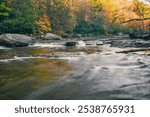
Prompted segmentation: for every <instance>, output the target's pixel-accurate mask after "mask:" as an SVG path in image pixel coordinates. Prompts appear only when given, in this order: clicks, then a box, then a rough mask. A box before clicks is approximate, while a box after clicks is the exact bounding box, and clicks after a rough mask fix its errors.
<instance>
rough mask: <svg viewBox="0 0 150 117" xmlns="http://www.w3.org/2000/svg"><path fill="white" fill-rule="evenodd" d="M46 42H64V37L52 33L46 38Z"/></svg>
mask: <svg viewBox="0 0 150 117" xmlns="http://www.w3.org/2000/svg"><path fill="white" fill-rule="evenodd" d="M44 39H46V40H62V37H60V36H58V35H55V34H52V33H47V34H46V35H45V37H44Z"/></svg>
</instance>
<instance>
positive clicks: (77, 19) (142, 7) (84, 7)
mask: <svg viewBox="0 0 150 117" xmlns="http://www.w3.org/2000/svg"><path fill="white" fill-rule="evenodd" d="M4 2H5V4H4ZM8 8H9V9H12V10H7V9H8ZM149 11H150V5H149V4H147V3H145V2H141V1H139V0H22V1H20V0H8V1H7V2H6V1H3V0H0V14H2V15H1V16H0V33H7V32H8V30H7V29H9V28H7V25H9V26H8V27H12V28H15V27H16V26H17V25H18V24H19V26H20V25H21V26H20V27H25V28H24V30H25V31H23V32H22V31H21V30H17V32H18V33H26V32H27V33H28V29H29V26H30V30H31V33H39V34H45V33H47V32H53V33H56V34H60V35H63V34H66V33H68V34H69V33H80V34H82V35H99V34H118V33H120V32H122V33H128V32H129V31H131V30H132V31H133V30H148V26H149V24H150V21H149V20H146V21H145V20H144V21H143V20H140V21H133V22H128V23H123V24H122V22H125V21H128V20H131V19H135V18H149V17H150V12H149ZM4 13H5V14H7V15H4ZM17 23H18V24H17ZM3 24H5V26H4V25H3ZM25 24H27V26H26V25H25ZM11 25H12V26H11ZM26 27H27V28H26ZM14 30H15V29H14ZM20 31H21V32H20ZM9 32H11V31H9Z"/></svg>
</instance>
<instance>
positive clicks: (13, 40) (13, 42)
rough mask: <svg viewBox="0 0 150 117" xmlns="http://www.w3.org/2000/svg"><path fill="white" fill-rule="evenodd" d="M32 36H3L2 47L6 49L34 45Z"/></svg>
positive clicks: (1, 37)
mask: <svg viewBox="0 0 150 117" xmlns="http://www.w3.org/2000/svg"><path fill="white" fill-rule="evenodd" d="M34 42H35V41H34V39H33V38H32V37H30V36H26V35H21V34H2V35H0V45H1V46H6V47H23V46H28V45H29V44H32V43H34Z"/></svg>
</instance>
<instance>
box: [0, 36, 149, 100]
mask: <svg viewBox="0 0 150 117" xmlns="http://www.w3.org/2000/svg"><path fill="white" fill-rule="evenodd" d="M82 40H83V41H84V42H85V43H87V41H88V43H95V41H97V40H100V41H102V42H103V43H104V45H92V44H91V45H89V44H88V45H86V46H79V47H77V46H75V47H66V46H64V44H65V43H66V40H55V41H53V42H52V41H51V43H48V42H47V41H41V42H38V43H35V44H34V45H29V46H28V47H13V48H9V47H3V46H0V99H150V92H149V90H150V85H149V83H150V52H149V51H147V52H145V51H138V52H130V53H128V54H125V53H116V52H120V51H124V50H129V49H137V48H145V47H147V48H148V47H150V41H148V40H147V41H144V40H141V39H137V40H131V39H129V38H126V39H121V38H120V39H118V38H117V39H114V38H101V39H99V38H95V40H91V38H90V39H89V38H82ZM89 41H90V42H89Z"/></svg>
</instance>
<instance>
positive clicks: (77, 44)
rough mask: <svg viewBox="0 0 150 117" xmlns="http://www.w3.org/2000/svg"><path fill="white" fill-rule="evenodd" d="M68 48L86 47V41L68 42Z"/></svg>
mask: <svg viewBox="0 0 150 117" xmlns="http://www.w3.org/2000/svg"><path fill="white" fill-rule="evenodd" d="M65 45H66V46H86V45H85V42H84V41H68V42H66V44H65Z"/></svg>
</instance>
